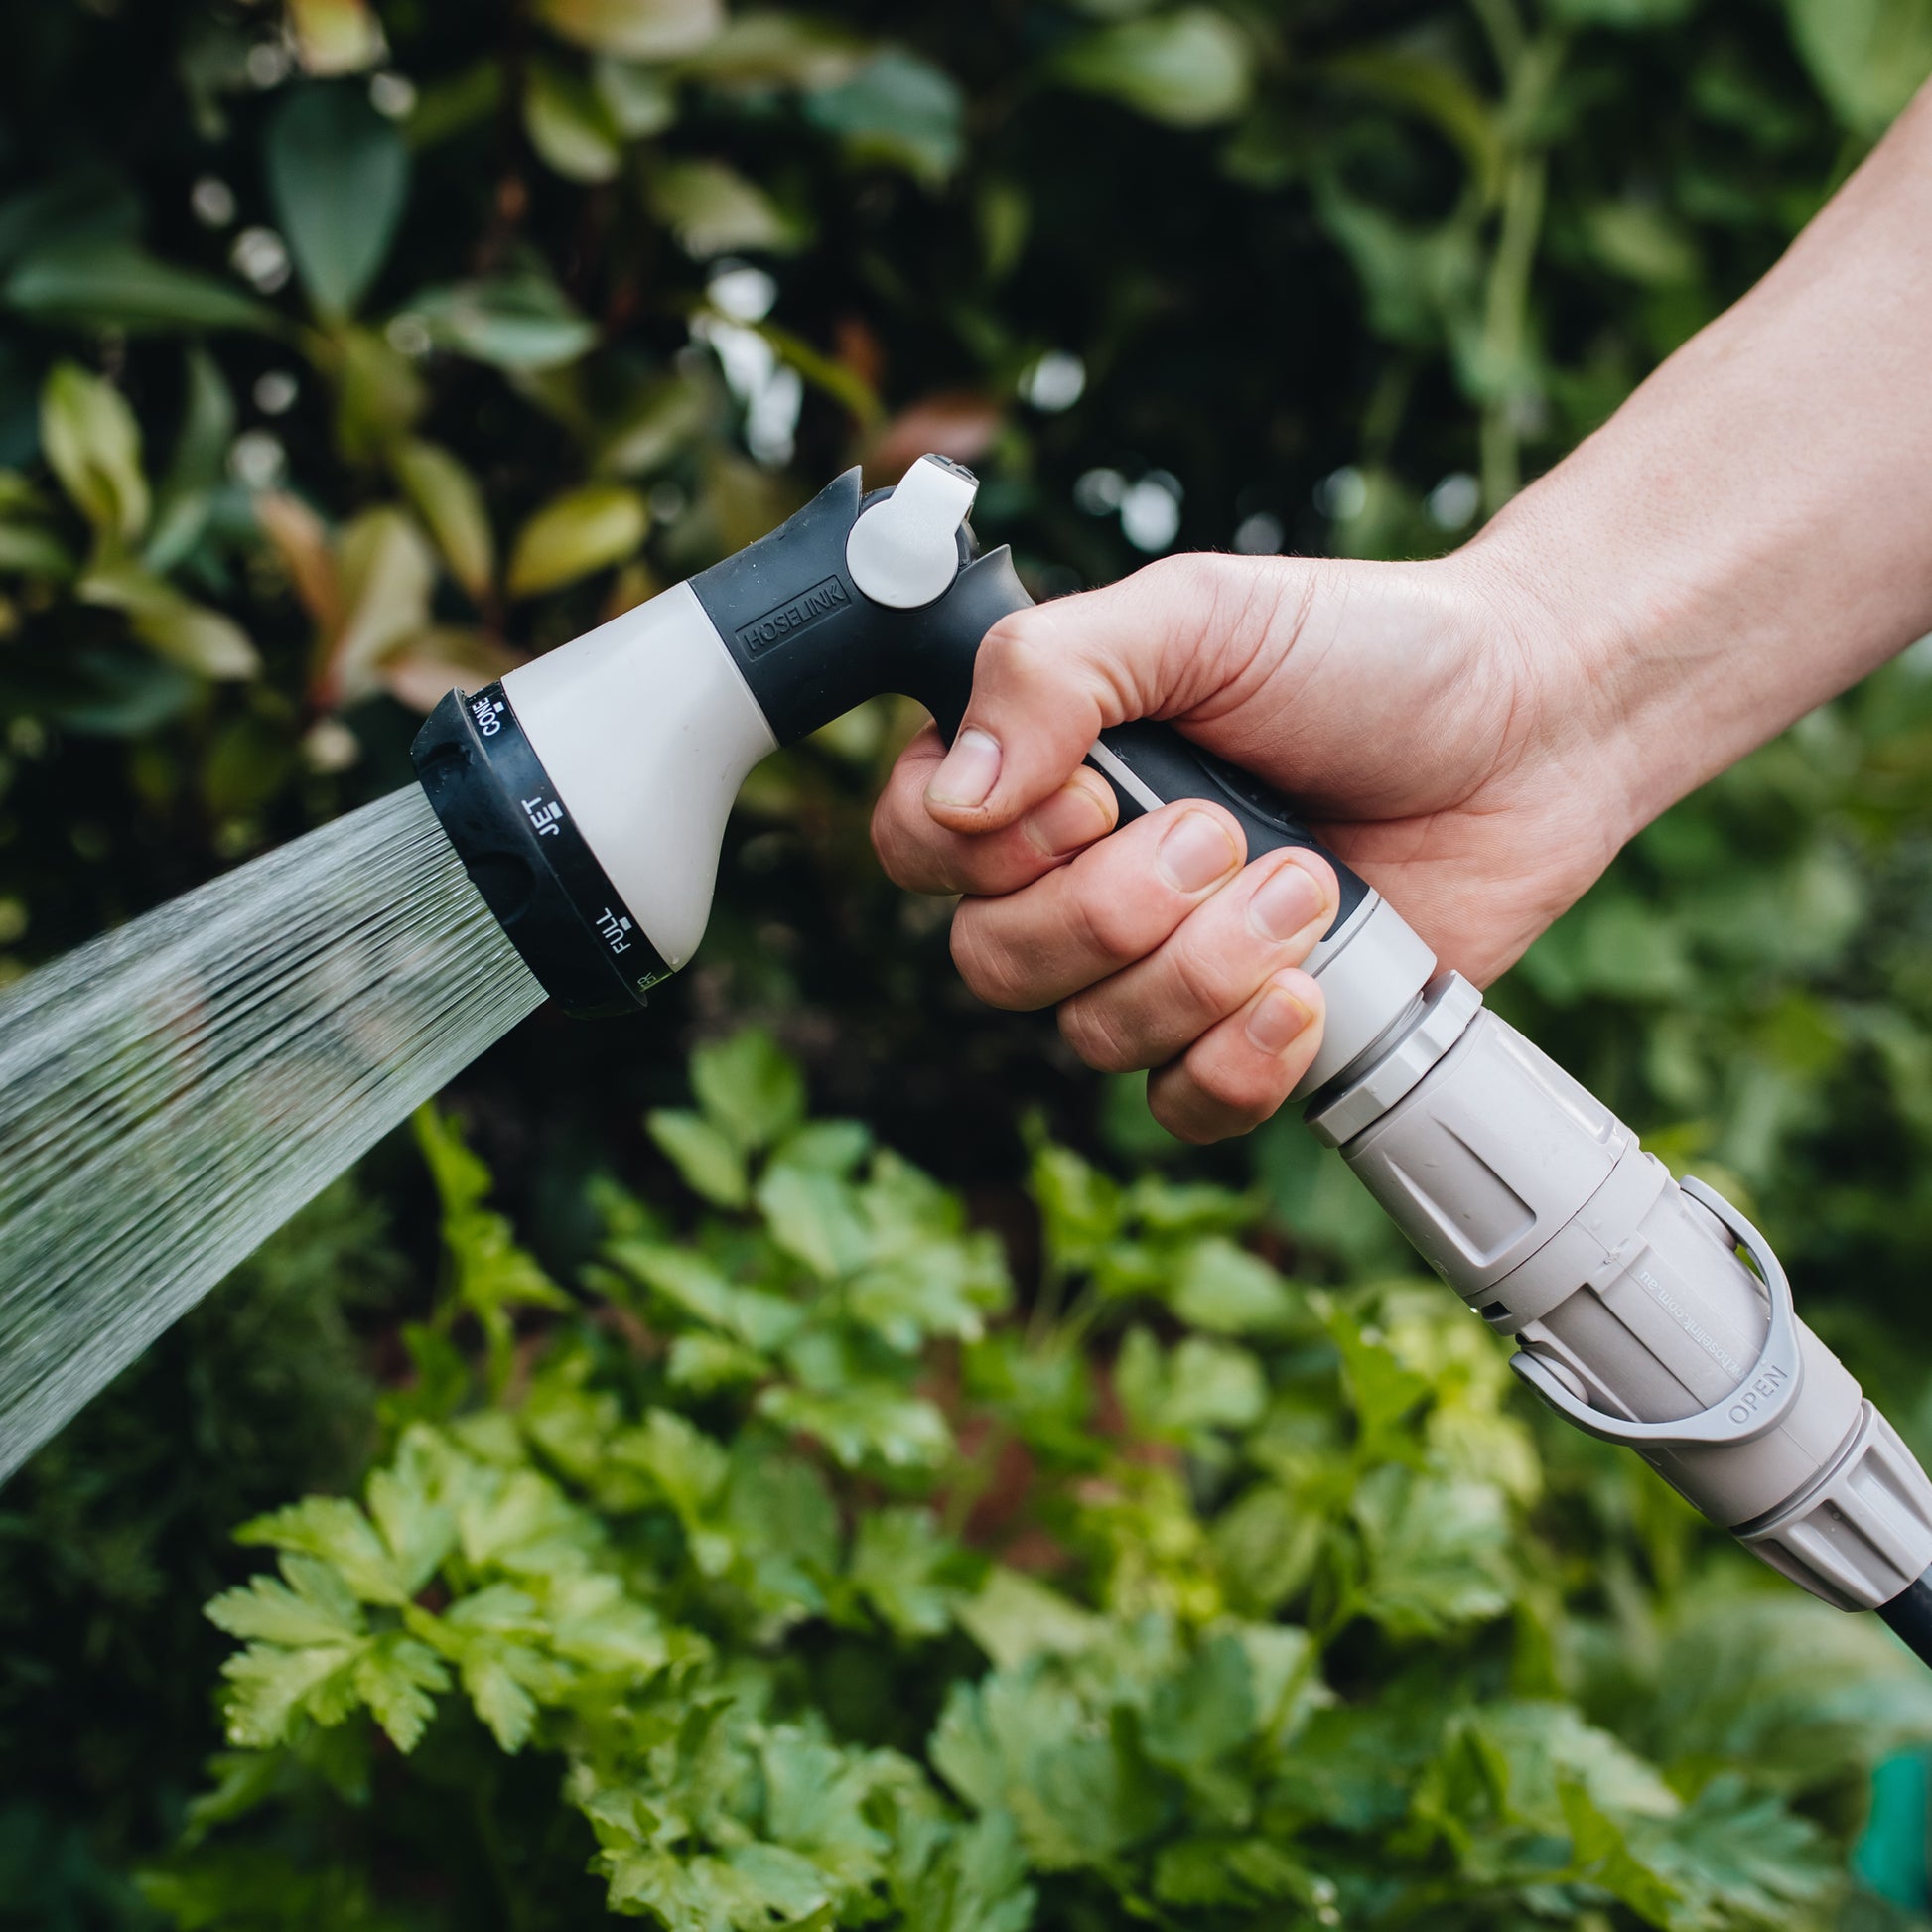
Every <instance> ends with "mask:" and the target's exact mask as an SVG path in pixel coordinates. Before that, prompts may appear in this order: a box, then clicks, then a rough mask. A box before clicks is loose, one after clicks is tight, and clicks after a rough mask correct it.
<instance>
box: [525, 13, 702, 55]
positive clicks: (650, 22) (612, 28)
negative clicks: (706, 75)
mask: <svg viewBox="0 0 1932 1932" xmlns="http://www.w3.org/2000/svg"><path fill="white" fill-rule="evenodd" d="M537 17H538V18H539V19H540V20H541V21H542V22H543V24H544V25H545V26H546V27H548V28H549V29H550V30H551V32H552V33H555V34H560V35H562V36H563V38H564V39H566V40H571V41H576V42H577V43H578V44H579V45H580V46H582V47H589V48H594V49H596V50H597V51H598V52H599V53H602V54H615V55H618V56H620V57H621V59H623V60H626V61H671V60H676V59H678V58H679V57H680V56H683V55H687V54H694V53H696V52H697V51H698V50H699V49H700V48H702V47H704V46H705V45H707V43H709V42H711V41H713V40H715V39H716V38H717V37H718V35H719V34H720V33H721V32H722V31H723V29H724V25H725V9H724V5H723V0H538V5H537Z"/></svg>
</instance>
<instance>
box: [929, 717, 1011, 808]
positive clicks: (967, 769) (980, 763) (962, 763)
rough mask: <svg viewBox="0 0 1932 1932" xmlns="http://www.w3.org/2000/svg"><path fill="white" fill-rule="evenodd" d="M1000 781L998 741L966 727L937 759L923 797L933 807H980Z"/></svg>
mask: <svg viewBox="0 0 1932 1932" xmlns="http://www.w3.org/2000/svg"><path fill="white" fill-rule="evenodd" d="M999 782H1000V741H999V740H998V739H997V738H995V737H994V736H993V735H992V734H991V733H990V732H983V731H981V730H980V728H979V727H978V726H977V725H968V726H967V727H966V729H965V730H964V731H962V732H961V733H960V734H959V736H958V737H957V738H955V739H954V740H953V742H952V750H951V751H950V752H948V753H947V754H946V756H945V757H944V759H941V760H940V764H939V768H938V770H937V771H935V772H934V773H933V774H932V780H931V782H930V783H929V784H928V785H927V786H926V788H925V795H926V796H927V797H928V798H930V799H931V800H932V801H933V803H934V804H935V805H983V804H985V803H986V801H987V799H989V798H990V797H991V796H992V795H993V787H994V786H995V785H996V784H998V783H999Z"/></svg>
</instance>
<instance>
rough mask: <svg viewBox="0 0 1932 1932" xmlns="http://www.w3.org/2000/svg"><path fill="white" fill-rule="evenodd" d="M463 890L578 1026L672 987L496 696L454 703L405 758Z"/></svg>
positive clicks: (499, 692)
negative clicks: (477, 899) (660, 985)
mask: <svg viewBox="0 0 1932 1932" xmlns="http://www.w3.org/2000/svg"><path fill="white" fill-rule="evenodd" d="M410 757H411V759H413V760H414V762H415V765H416V776H417V779H418V780H419V782H420V783H421V784H422V787H423V791H424V793H425V795H426V796H427V797H428V799H429V802H430V804H431V806H432V807H433V808H434V810H435V812H436V816H437V819H438V820H439V822H440V823H441V824H442V827H443V830H444V831H445V832H446V833H448V835H449V839H450V843H451V844H452V845H453V846H454V847H455V848H456V853H457V857H458V858H460V859H461V860H462V861H463V869H464V871H465V872H467V873H468V874H469V875H470V880H471V883H472V884H473V885H474V886H475V887H476V889H477V890H478V892H480V893H481V894H482V895H483V902H484V903H485V904H486V905H487V906H488V907H489V909H490V911H492V912H493V913H494V914H495V915H496V920H497V923H498V924H499V925H501V926H502V928H503V930H504V932H505V933H507V934H508V936H509V939H510V942H511V943H512V944H513V945H514V946H515V947H516V949H517V951H518V952H519V953H521V954H522V956H523V962H524V964H525V965H526V966H528V967H529V969H530V971H531V972H532V973H534V974H535V975H536V977H537V980H538V981H539V983H540V984H541V985H542V987H543V989H544V991H545V992H546V993H548V994H549V995H550V996H551V997H552V998H553V999H555V1000H556V1001H557V1002H558V1004H559V1005H561V1006H562V1007H563V1008H564V1009H565V1011H566V1012H568V1013H571V1014H573V1015H575V1016H576V1017H577V1018H579V1019H602V1018H606V1017H609V1016H612V1015H616V1014H621V1013H631V1012H634V1011H635V1010H636V1009H637V1008H638V1007H640V1006H642V1005H643V1004H644V994H645V991H646V989H648V988H649V987H651V986H654V985H655V984H656V983H657V982H658V981H659V980H661V979H665V978H668V977H669V974H670V968H669V967H668V966H666V965H665V964H664V962H663V960H662V959H661V958H659V957H658V954H657V952H656V949H655V948H654V947H653V946H652V945H651V943H650V941H649V940H648V939H647V938H646V937H645V936H644V932H643V928H642V927H641V926H640V925H639V924H638V923H637V921H636V919H635V918H634V917H633V916H632V915H631V913H630V910H629V908H628V907H627V906H626V905H625V904H624V903H623V901H622V899H621V897H619V895H618V891H617V888H616V887H614V886H613V885H612V884H611V881H610V879H609V877H608V876H607V874H606V873H605V871H604V868H603V867H602V866H601V865H599V864H598V862H597V859H596V857H595V856H594V855H593V853H592V852H591V849H590V847H589V846H588V845H587V844H586V843H585V841H584V837H583V834H582V833H581V832H579V831H578V829H577V826H576V824H575V822H574V820H573V819H572V817H571V815H570V812H569V810H568V809H567V807H566V806H565V804H564V802H563V800H562V798H561V797H560V796H559V794H558V792H557V789H556V787H555V786H554V785H553V784H552V783H551V782H550V777H549V774H548V773H547V772H546V771H545V770H544V768H543V765H542V762H541V761H540V760H539V759H538V758H537V756H536V753H535V752H534V751H533V750H532V749H531V747H530V742H529V740H528V739H527V738H526V737H525V736H524V734H523V729H522V727H521V726H520V725H519V724H518V723H517V719H516V713H515V711H514V709H513V708H512V707H511V705H510V702H509V699H508V698H507V697H506V696H505V695H504V692H503V687H502V686H501V685H500V684H492V685H490V686H488V687H487V689H485V690H483V691H477V692H463V691H452V692H450V693H449V694H448V696H446V697H445V698H444V699H443V701H442V702H441V703H440V704H439V705H438V706H437V707H436V709H435V710H434V711H432V712H431V713H430V715H429V717H428V719H427V720H426V721H425V722H424V725H423V728H422V730H421V731H420V732H418V733H417V734H416V742H415V743H414V745H412V746H411V748H410Z"/></svg>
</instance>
